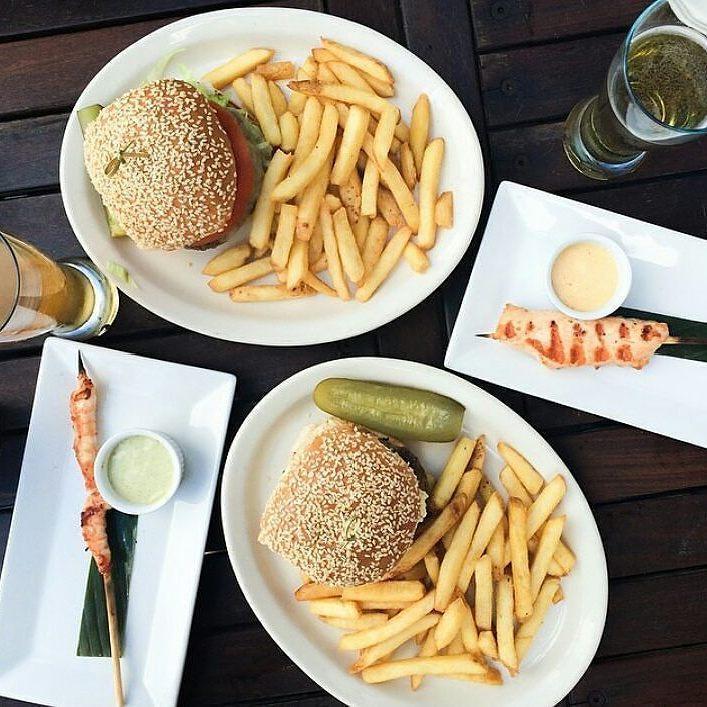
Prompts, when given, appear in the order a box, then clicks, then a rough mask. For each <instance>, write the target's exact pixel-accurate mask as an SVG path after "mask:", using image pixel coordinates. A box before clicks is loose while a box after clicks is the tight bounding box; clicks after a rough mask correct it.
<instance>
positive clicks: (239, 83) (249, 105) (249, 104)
mask: <svg viewBox="0 0 707 707" xmlns="http://www.w3.org/2000/svg"><path fill="white" fill-rule="evenodd" d="M233 90H234V91H235V92H236V95H237V96H238V98H240V99H241V104H242V105H243V107H244V108H245V109H246V110H247V111H248V112H249V113H250V114H251V115H255V107H254V106H253V91H252V90H251V88H250V84H249V83H248V82H247V81H246V80H245V79H244V78H243V77H239V78H237V79H236V80H235V81H234V82H233Z"/></svg>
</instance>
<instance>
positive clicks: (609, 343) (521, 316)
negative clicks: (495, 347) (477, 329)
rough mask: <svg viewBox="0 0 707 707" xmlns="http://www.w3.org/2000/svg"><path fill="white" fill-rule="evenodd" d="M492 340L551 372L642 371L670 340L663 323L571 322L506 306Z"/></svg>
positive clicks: (625, 320)
mask: <svg viewBox="0 0 707 707" xmlns="http://www.w3.org/2000/svg"><path fill="white" fill-rule="evenodd" d="M491 338H492V339H496V340H498V341H502V342H504V343H505V344H508V345H509V346H512V347H513V348H516V349H519V350H520V351H525V352H526V353H529V354H531V355H532V356H535V357H536V358H537V359H538V360H539V361H540V362H541V363H543V364H544V365H546V366H548V367H549V368H574V367H577V366H595V367H597V368H598V367H599V366H606V365H608V364H614V365H616V366H632V367H633V368H643V366H645V365H646V364H647V363H648V362H649V361H650V360H651V358H652V356H653V354H654V353H655V352H656V351H657V350H658V348H660V346H662V345H663V344H665V343H676V341H677V340H676V341H671V340H670V337H669V332H668V325H667V324H665V323H663V322H654V321H645V320H642V319H629V318H626V317H604V318H603V319H597V320H594V321H580V320H579V319H572V318H571V317H568V316H566V315H564V314H562V313H561V312H554V311H544V310H529V309H524V308H523V307H516V306H515V305H513V304H507V305H506V306H505V308H504V310H503V312H502V314H501V318H500V319H499V321H498V325H497V327H496V331H495V332H494V333H493V334H492V335H491Z"/></svg>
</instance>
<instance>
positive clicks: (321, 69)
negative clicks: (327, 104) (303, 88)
mask: <svg viewBox="0 0 707 707" xmlns="http://www.w3.org/2000/svg"><path fill="white" fill-rule="evenodd" d="M317 81H319V82H320V83H328V84H332V83H334V84H338V83H339V79H337V78H336V74H334V72H333V71H332V70H331V69H330V68H329V65H328V64H317Z"/></svg>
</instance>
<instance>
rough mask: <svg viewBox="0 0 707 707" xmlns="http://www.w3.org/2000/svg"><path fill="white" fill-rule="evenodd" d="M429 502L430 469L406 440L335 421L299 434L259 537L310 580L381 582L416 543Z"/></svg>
mask: <svg viewBox="0 0 707 707" xmlns="http://www.w3.org/2000/svg"><path fill="white" fill-rule="evenodd" d="M425 500H426V476H425V474H424V471H423V470H422V468H421V467H420V466H419V463H418V462H417V460H416V458H415V457H414V455H412V454H411V453H410V452H409V451H408V450H406V449H405V448H404V447H403V446H402V444H401V443H400V442H397V441H396V440H391V439H389V438H386V437H381V436H379V435H378V434H376V433H375V432H372V431H370V430H367V429H365V428H362V427H359V426H357V425H354V424H353V423H350V422H345V421H343V420H338V419H336V418H333V419H330V420H328V421H326V422H324V423H322V424H320V425H317V426H311V427H309V428H306V429H305V430H304V432H303V433H302V435H301V436H300V439H299V440H298V442H297V445H296V447H295V449H294V451H293V453H292V456H291V458H290V461H289V463H288V465H287V468H286V469H285V472H284V473H283V475H282V478H281V479H280V481H279V483H278V485H277V487H276V488H275V490H274V492H273V494H272V496H271V497H270V499H269V500H268V502H267V505H266V507H265V510H264V512H263V516H262V518H261V522H260V535H259V538H258V539H259V540H260V542H261V543H263V544H264V545H266V546H267V547H269V548H270V549H271V550H273V551H274V552H276V553H278V554H280V555H282V556H283V557H285V558H286V559H288V560H289V561H290V562H291V563H292V564H293V565H295V567H297V568H298V569H299V570H301V571H302V572H304V573H305V574H306V575H307V576H308V577H310V578H311V580H312V581H315V582H319V583H322V584H329V585H334V586H344V587H346V586H355V585H359V584H367V583H369V582H376V581H379V580H382V579H384V578H385V577H386V576H388V574H389V573H390V571H391V570H392V569H393V567H394V566H395V564H396V563H397V562H398V560H399V559H400V558H401V557H402V556H403V554H404V553H405V551H406V550H407V549H408V548H409V547H410V545H411V544H412V542H413V539H414V537H415V532H416V530H417V527H418V525H419V523H420V522H421V521H422V520H423V519H424V517H425Z"/></svg>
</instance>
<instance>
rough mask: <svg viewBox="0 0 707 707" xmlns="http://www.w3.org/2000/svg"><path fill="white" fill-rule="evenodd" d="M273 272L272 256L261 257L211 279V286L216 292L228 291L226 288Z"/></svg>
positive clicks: (231, 287)
mask: <svg viewBox="0 0 707 707" xmlns="http://www.w3.org/2000/svg"><path fill="white" fill-rule="evenodd" d="M271 272H272V264H271V263H270V258H260V260H254V261H253V262H252V263H248V264H247V265H241V266H240V267H238V268H233V270H227V271H226V272H223V273H221V274H220V275H216V277H213V278H211V280H209V287H210V288H211V289H212V290H213V291H214V292H226V290H231V289H233V288H234V287H238V286H239V285H244V284H245V283H246V282H251V281H252V280H257V279H258V278H260V277H264V276H265V275H267V274H268V273H271Z"/></svg>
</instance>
